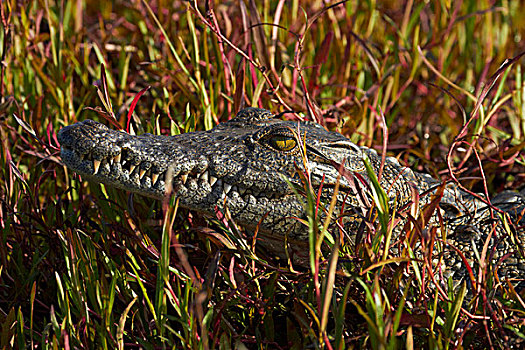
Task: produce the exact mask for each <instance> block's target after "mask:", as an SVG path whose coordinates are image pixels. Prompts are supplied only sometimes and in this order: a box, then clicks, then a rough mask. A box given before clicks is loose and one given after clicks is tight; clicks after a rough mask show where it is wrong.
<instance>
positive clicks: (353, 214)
mask: <svg viewBox="0 0 525 350" xmlns="http://www.w3.org/2000/svg"><path fill="white" fill-rule="evenodd" d="M58 140H59V142H60V145H61V158H62V160H63V162H64V163H65V165H67V167H68V168H70V169H72V170H73V171H75V172H76V173H78V174H79V175H81V176H82V177H84V178H86V179H88V180H91V181H95V182H99V183H104V184H107V185H110V186H114V187H117V188H121V189H124V190H127V191H131V192H135V193H138V194H141V195H145V196H149V197H153V198H156V199H164V198H166V196H167V195H168V194H170V193H171V194H173V195H175V196H176V198H177V199H178V202H179V205H180V206H181V207H184V208H188V209H191V210H195V211H198V212H201V213H204V214H207V215H211V216H215V215H216V213H217V211H220V212H224V210H225V209H226V208H227V209H228V211H229V213H230V215H231V218H232V219H233V221H234V222H236V223H237V224H239V225H241V226H243V227H245V228H246V229H247V231H249V232H255V231H257V233H258V241H257V242H258V244H261V245H262V246H263V247H264V248H265V249H266V251H269V252H270V253H271V254H274V255H276V256H279V257H285V256H288V257H290V256H292V261H294V259H293V258H294V257H295V258H296V260H295V261H302V260H301V259H303V261H304V258H305V256H304V255H305V252H308V248H307V247H308V242H309V241H308V237H309V230H308V225H307V224H305V222H308V221H307V209H306V205H305V202H306V199H305V191H304V183H305V181H306V182H307V183H308V184H310V185H311V186H312V188H315V189H319V188H321V190H320V191H319V193H320V194H321V195H320V197H321V198H320V203H321V204H320V205H321V208H320V209H319V212H320V213H321V214H320V215H321V216H324V215H328V214H327V213H328V212H329V211H328V207H329V203H330V201H331V198H332V197H334V198H336V200H335V203H336V205H335V208H336V209H335V210H334V211H333V212H332V215H333V216H334V220H333V221H334V222H336V223H339V229H338V231H340V232H343V234H344V237H346V238H348V239H347V241H348V244H354V245H355V244H357V243H358V241H359V239H362V238H358V237H359V236H360V234H359V233H360V232H361V233H362V232H363V231H364V230H365V229H366V227H371V226H370V225H369V224H370V223H373V222H374V221H377V219H374V218H375V217H377V210H379V209H383V210H384V209H385V208H384V207H385V206H386V207H388V208H390V209H389V211H390V213H389V214H390V215H391V218H392V220H395V219H396V218H399V219H400V220H399V223H398V225H397V226H396V227H401V228H402V227H403V225H405V224H406V222H407V221H408V220H407V217H409V216H412V217H418V216H419V217H424V215H423V213H424V210H425V208H429V207H430V206H431V205H432V204H433V203H434V204H435V203H438V205H434V207H435V208H437V209H436V210H434V212H433V214H432V215H431V217H430V218H427V219H428V221H429V222H428V225H430V226H437V227H439V228H440V232H441V231H444V233H442V234H441V235H440V237H442V238H443V239H442V240H439V239H438V240H437V241H441V242H442V243H443V244H444V245H445V246H446V247H447V248H446V249H442V251H444V253H443V254H444V258H443V259H442V260H441V261H442V263H441V264H442V265H443V266H441V268H442V269H443V270H444V271H445V276H452V277H453V278H454V280H462V279H464V278H465V276H467V273H466V268H465V265H464V264H465V263H469V264H470V265H471V267H474V265H476V264H477V263H478V262H479V254H481V252H482V251H483V248H484V245H485V244H486V243H487V242H488V256H489V257H490V259H491V261H492V263H493V267H496V266H497V267H498V275H499V276H501V277H505V278H510V279H515V280H518V283H519V279H520V278H521V276H524V273H525V261H524V259H523V251H522V249H523V242H524V241H525V234H524V231H525V230H524V229H523V226H524V225H525V219H524V215H523V212H524V211H525V199H524V198H525V192H523V191H522V192H521V193H518V192H510V191H506V192H503V193H501V194H499V195H497V196H495V197H494V198H493V199H492V202H490V201H488V200H486V199H484V198H483V196H478V195H475V194H472V193H468V192H467V191H464V190H462V189H461V188H460V187H459V186H458V185H457V184H455V183H443V182H442V181H440V180H437V179H435V178H433V177H432V176H430V175H428V174H423V173H419V172H415V171H412V170H411V169H410V168H408V167H404V166H402V165H401V164H400V163H399V161H398V160H397V159H396V158H394V157H382V156H381V155H379V154H378V153H377V152H376V151H375V150H373V149H370V148H367V147H364V146H358V145H356V144H354V143H352V142H351V141H350V140H349V139H348V138H346V137H344V136H343V135H341V134H339V133H337V132H331V131H327V130H325V128H324V127H322V126H321V125H319V124H316V123H314V122H307V121H283V120H281V119H279V118H277V117H276V116H275V115H273V114H272V113H271V112H269V111H267V110H264V109H259V108H252V107H250V108H246V109H243V110H241V111H240V112H239V113H238V114H237V115H236V116H235V117H234V118H232V119H231V120H229V121H226V122H223V123H220V124H218V125H217V126H215V127H214V128H213V129H211V130H209V131H197V132H189V133H185V134H181V135H176V136H163V135H152V134H143V135H140V136H136V135H130V134H128V133H125V132H122V131H114V130H111V129H109V128H107V127H106V126H104V125H103V124H101V123H98V122H95V121H92V120H85V121H83V122H78V123H76V124H74V125H70V126H66V127H64V128H62V129H61V130H60V131H59V133H58ZM367 165H369V167H368V168H367ZM373 177H376V178H377V179H378V182H376V184H377V183H379V184H380V187H381V188H382V191H384V194H385V195H386V197H387V198H388V203H387V204H383V206H384V207H383V208H381V203H379V202H380V201H378V194H377V193H379V192H380V191H381V189H376V188H375V187H374V183H373V181H372V180H371V178H373ZM302 189H303V190H302ZM316 191H317V190H316ZM378 191H379V192H378ZM374 213H375V215H376V216H374ZM412 222H414V221H412ZM367 225H368V226H367ZM428 225H427V226H428ZM365 226H366V227H365ZM494 228H495V229H494ZM402 231H403V230H401V229H396V230H394V231H393V232H394V233H393V236H392V239H391V242H392V243H391V249H392V250H395V247H394V242H396V240H397V242H399V239H400V233H401V232H402ZM420 232H421V235H422V236H424V233H425V230H420ZM361 236H362V235H361ZM285 242H286V243H285ZM436 244H437V243H436ZM397 246H399V245H397ZM285 248H287V249H285ZM435 251H438V249H435ZM458 252H460V253H458ZM285 254H286V255H285ZM489 265H490V264H489ZM472 270H473V271H474V272H476V271H477V270H476V269H474V268H473V269H472Z"/></svg>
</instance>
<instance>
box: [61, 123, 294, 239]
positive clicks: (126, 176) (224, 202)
mask: <svg viewBox="0 0 525 350" xmlns="http://www.w3.org/2000/svg"><path fill="white" fill-rule="evenodd" d="M186 135H187V134H186ZM183 138H184V135H179V136H159V135H149V134H146V135H141V136H132V135H129V134H127V133H125V132H121V131H114V130H110V129H108V128H107V127H106V126H104V125H103V124H100V123H97V122H94V121H91V120H86V121H84V122H79V123H77V124H74V125H71V126H67V127H65V128H63V129H61V130H60V132H59V134H58V140H59V142H60V144H61V156H62V160H63V162H64V163H65V164H66V165H67V166H68V168H70V169H72V170H73V171H75V172H76V173H78V174H80V175H82V176H83V177H85V178H87V179H88V180H91V181H94V182H99V183H104V184H106V185H110V186H113V187H117V188H121V189H124V190H129V191H132V192H135V193H138V194H141V195H145V196H149V197H153V198H156V199H164V198H166V196H167V194H168V193H173V194H174V195H175V196H176V197H177V198H178V199H179V203H180V205H181V206H182V207H185V208H188V209H192V210H197V211H200V212H203V213H206V214H209V215H212V216H214V215H215V210H216V209H218V210H221V211H223V210H224V209H225V206H226V207H227V209H228V210H229V212H230V213H231V215H232V217H233V219H234V220H235V221H236V222H237V223H239V224H241V225H243V226H245V227H249V228H256V227H258V228H259V230H260V231H261V232H264V233H269V234H272V233H275V235H279V236H280V237H282V232H290V233H291V236H294V235H296V234H298V232H301V233H302V232H303V231H304V229H300V228H298V226H299V224H298V222H297V220H296V218H297V217H302V216H303V215H304V213H303V205H302V203H301V202H300V201H299V199H298V198H297V197H296V196H295V195H294V194H293V193H292V191H291V190H290V189H289V188H287V185H286V183H285V182H284V181H281V182H282V184H281V186H280V188H277V189H276V190H275V191H274V190H273V189H266V190H265V191H261V189H260V188H257V187H255V186H246V187H244V186H242V185H241V184H242V182H237V183H232V182H233V181H231V182H230V180H231V176H230V175H231V174H226V175H225V176H221V177H220V175H224V174H225V172H224V169H222V168H221V166H224V164H223V162H220V161H218V160H217V159H214V157H213V155H209V156H205V155H203V154H202V150H200V151H201V152H198V150H197V149H195V148H192V147H188V145H185V144H184V142H179V141H178V140H181V139H183ZM152 150H156V152H154V153H153V152H152ZM256 175H257V176H259V175H260V174H256ZM266 175H267V174H266ZM250 176H255V174H252V172H249V171H247V172H246V174H245V177H250ZM248 183H249V182H248ZM273 183H275V181H274V182H273Z"/></svg>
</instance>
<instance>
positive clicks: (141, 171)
mask: <svg viewBox="0 0 525 350" xmlns="http://www.w3.org/2000/svg"><path fill="white" fill-rule="evenodd" d="M144 174H146V170H144V169H140V171H139V178H140V179H141V180H142V178H143V177H144Z"/></svg>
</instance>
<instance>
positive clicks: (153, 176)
mask: <svg viewBox="0 0 525 350" xmlns="http://www.w3.org/2000/svg"><path fill="white" fill-rule="evenodd" d="M158 179H159V174H155V173H152V174H151V184H152V185H155V184H156V183H157V180H158Z"/></svg>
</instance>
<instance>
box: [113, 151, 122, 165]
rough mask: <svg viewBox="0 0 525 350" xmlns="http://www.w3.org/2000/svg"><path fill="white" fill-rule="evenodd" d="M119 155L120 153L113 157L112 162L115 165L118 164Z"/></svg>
mask: <svg viewBox="0 0 525 350" xmlns="http://www.w3.org/2000/svg"><path fill="white" fill-rule="evenodd" d="M120 155H121V153H119V154H117V155H116V156H115V157H113V160H114V161H115V162H117V163H120Z"/></svg>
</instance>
